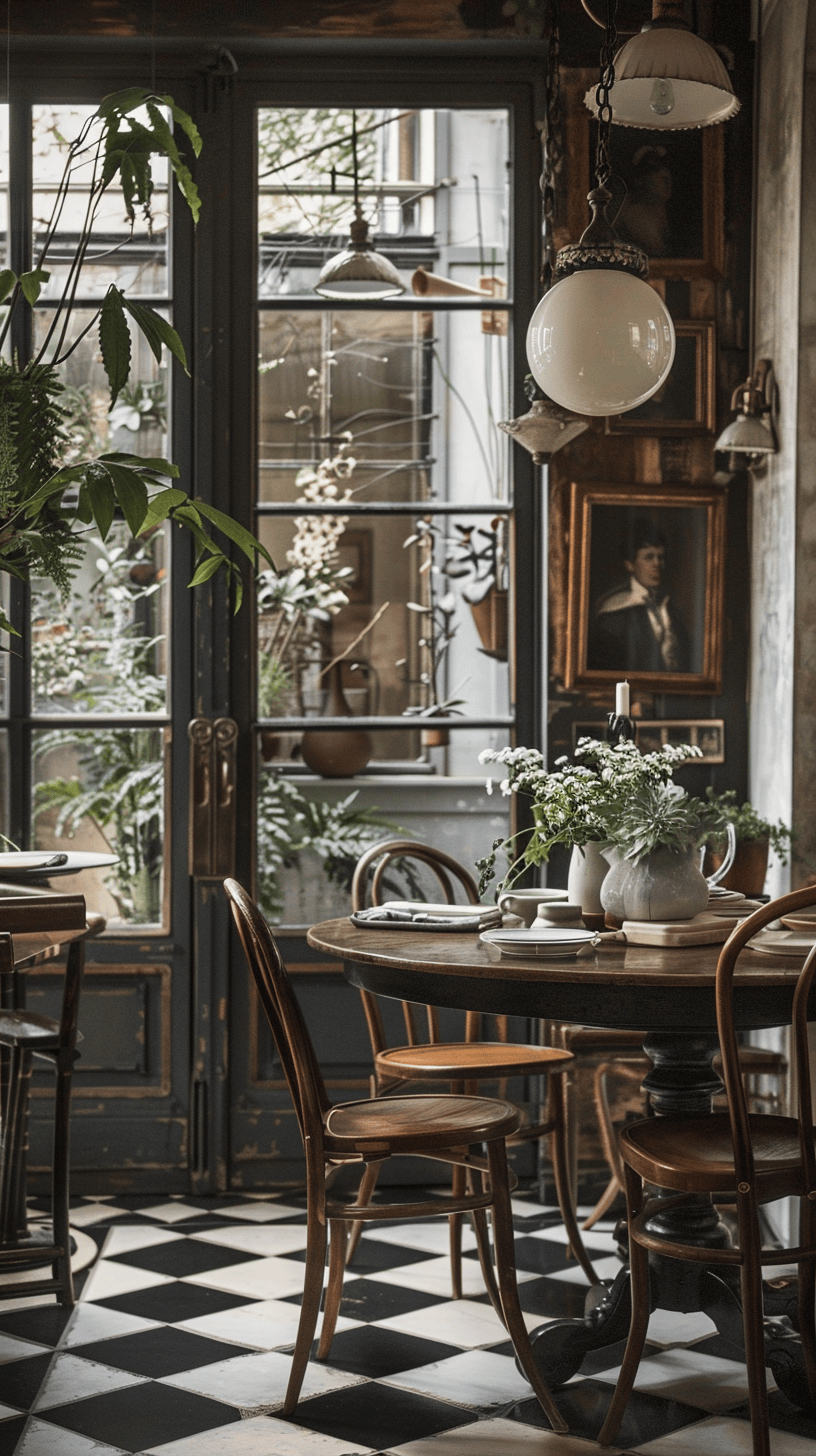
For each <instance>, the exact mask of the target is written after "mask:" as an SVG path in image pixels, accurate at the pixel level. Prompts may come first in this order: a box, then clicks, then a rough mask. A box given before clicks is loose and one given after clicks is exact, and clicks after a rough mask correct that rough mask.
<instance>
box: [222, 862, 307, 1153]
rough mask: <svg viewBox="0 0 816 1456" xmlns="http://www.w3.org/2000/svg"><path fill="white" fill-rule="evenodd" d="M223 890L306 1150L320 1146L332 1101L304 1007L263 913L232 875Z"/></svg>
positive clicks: (225, 882)
mask: <svg viewBox="0 0 816 1456" xmlns="http://www.w3.org/2000/svg"><path fill="white" fill-rule="evenodd" d="M224 890H225V892H226V895H227V898H228V900H229V902H230V907H231V909H232V916H233V919H234V921H235V924H236V926H237V929H238V934H239V936H240V938H241V944H242V946H243V948H244V954H245V956H246V958H247V961H248V962H249V969H250V971H251V972H252V978H253V980H254V982H255V988H256V990H257V992H258V998H259V1000H260V1002H261V1005H262V1007H263V1009H264V1014H265V1016H266V1019H267V1021H268V1023H269V1029H270V1031H271V1033H272V1037H273V1039H274V1042H275V1046H276V1048H277V1052H278V1056H279V1057H280V1060H281V1065H282V1067H283V1071H284V1076H285V1077H286V1081H287V1084H288V1087H289V1091H290V1094H291V1097H292V1101H293V1103H294V1105H295V1112H296V1113H297V1119H298V1123H299V1125H300V1132H301V1136H302V1138H303V1142H304V1147H305V1148H306V1152H307V1155H308V1153H309V1151H310V1144H311V1150H312V1151H313V1152H315V1153H317V1152H318V1150H319V1149H322V1130H323V1115H324V1113H325V1112H327V1111H328V1109H329V1108H330V1106H331V1103H330V1101H329V1098H328V1095H327V1093H326V1086H325V1083H324V1081H323V1075H322V1073H321V1071H320V1066H319V1064H318V1061H317V1056H316V1054H315V1049H314V1045H313V1043H312V1039H311V1037H310V1035H309V1032H308V1029H307V1026H306V1022H305V1021H304V1019H303V1013H302V1011H301V1009H300V1007H299V1005H298V1003H297V999H296V997H295V993H294V991H293V990H292V985H291V982H290V980H289V977H288V975H287V973H286V968H285V966H284V964H283V961H282V959H281V954H280V951H279V950H278V947H277V945H276V943H275V937H274V936H273V934H272V931H271V930H270V929H269V926H268V925H267V923H266V921H265V920H264V917H263V915H262V914H261V912H260V910H259V909H258V907H257V905H256V904H255V903H254V901H253V900H251V899H250V897H249V895H248V894H247V892H246V890H245V889H244V888H243V886H242V885H239V884H238V881H237V880H225V881H224Z"/></svg>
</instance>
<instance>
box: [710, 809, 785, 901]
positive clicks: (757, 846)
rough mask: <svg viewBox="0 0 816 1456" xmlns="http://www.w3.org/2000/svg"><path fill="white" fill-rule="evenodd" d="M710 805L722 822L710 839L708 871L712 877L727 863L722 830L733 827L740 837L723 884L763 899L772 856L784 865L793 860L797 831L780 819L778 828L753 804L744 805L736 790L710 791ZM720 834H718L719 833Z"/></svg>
mask: <svg viewBox="0 0 816 1456" xmlns="http://www.w3.org/2000/svg"><path fill="white" fill-rule="evenodd" d="M706 797H707V799H708V802H709V803H710V804H711V805H712V807H713V808H714V809H715V810H716V811H717V812H718V814H719V815H720V822H719V823H718V824H717V825H716V826H715V829H714V832H713V833H712V834H711V835H709V838H708V842H707V845H706V858H705V866H704V867H705V870H706V873H707V874H711V873H712V872H713V871H714V870H716V869H717V868H718V867H719V866H720V865H721V864H722V861H723V858H724V855H725V846H724V842H723V838H722V832H721V831H722V829H723V827H724V825H725V824H733V826H734V830H735V832H736V836H737V851H736V854H735V856H734V863H733V864H732V866H731V868H730V870H729V871H728V874H727V875H725V876H724V878H723V879H722V880H721V882H720V883H721V884H722V885H723V886H724V888H725V889H727V890H740V891H742V893H743V894H744V895H761V894H762V891H763V889H764V886H765V875H766V874H767V870H768V855H769V853H770V850H773V852H774V854H775V855H776V857H777V859H778V860H779V861H780V863H781V864H783V865H784V864H787V862H788V859H789V858H790V852H791V841H792V839H793V830H791V829H789V828H788V826H787V824H783V823H782V820H781V819H779V820H777V822H776V823H775V824H774V823H772V822H771V820H770V819H764V818H763V817H762V815H761V814H759V813H758V812H757V810H756V809H755V808H754V806H753V804H751V803H750V802H748V801H747V800H746V801H745V803H743V804H740V803H739V802H738V800H737V793H736V790H735V789H726V790H724V791H723V792H722V793H719V794H718V793H716V792H715V791H714V790H713V789H712V788H710V787H709V788H708V789H706ZM718 830H719V831H720V833H718V832H717V831H718Z"/></svg>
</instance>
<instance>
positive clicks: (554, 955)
mask: <svg viewBox="0 0 816 1456" xmlns="http://www.w3.org/2000/svg"><path fill="white" fill-rule="evenodd" d="M479 939H480V940H482V941H484V943H485V945H487V946H494V947H495V948H496V949H497V950H498V951H500V953H501V954H502V955H503V956H512V957H513V958H515V957H517V956H530V957H534V958H544V959H546V960H559V961H563V960H569V959H570V957H571V956H576V955H578V952H579V951H582V950H584V949H585V947H586V946H588V945H597V944H598V936H597V935H596V934H595V932H594V931H592V930H570V929H566V928H564V927H562V926H555V925H554V926H552V927H551V928H550V927H548V928H547V929H546V930H485V931H483V932H482V934H481V935H480V936H479Z"/></svg>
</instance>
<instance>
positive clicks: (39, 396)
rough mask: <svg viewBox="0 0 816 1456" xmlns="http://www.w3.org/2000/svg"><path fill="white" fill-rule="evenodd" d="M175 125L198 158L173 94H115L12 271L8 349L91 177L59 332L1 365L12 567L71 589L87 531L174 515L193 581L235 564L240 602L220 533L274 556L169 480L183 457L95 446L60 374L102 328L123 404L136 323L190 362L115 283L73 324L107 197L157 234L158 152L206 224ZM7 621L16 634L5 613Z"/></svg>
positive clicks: (1, 620)
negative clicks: (191, 545) (26, 261)
mask: <svg viewBox="0 0 816 1456" xmlns="http://www.w3.org/2000/svg"><path fill="white" fill-rule="evenodd" d="M168 117H169V119H168ZM174 124H175V126H176V127H177V128H179V129H180V130H181V131H182V132H183V133H184V134H185V136H186V138H187V140H188V142H189V144H190V146H191V147H192V150H193V152H194V154H195V155H198V152H199V151H200V147H201V139H200V137H199V134H198V131H197V130H196V127H195V125H194V123H193V121H192V119H191V118H190V117H189V116H188V115H187V113H186V112H185V111H183V110H182V109H181V108H180V107H178V106H176V104H175V102H174V101H173V99H172V97H170V96H156V95H153V94H152V93H151V92H150V91H149V90H146V89H145V88H144V87H131V88H129V89H128V90H125V91H118V92H115V93H113V94H111V95H110V96H106V97H105V98H104V99H103V100H102V102H101V103H100V105H99V106H98V107H97V109H96V111H94V112H93V113H92V115H91V116H90V117H88V119H87V120H86V121H85V123H84V124H83V125H82V127H81V128H80V131H79V134H78V136H77V137H76V139H75V140H74V141H72V142H71V143H70V144H69V145H68V146H67V149H66V160H65V167H64V171H63V174H62V177H61V179H60V181H59V183H58V185H57V187H56V189H55V194H54V203H53V208H52V212H51V216H50V218H49V220H48V224H47V226H46V229H45V234H44V237H43V241H42V245H41V247H40V250H39V254H38V257H37V259H36V261H35V264H34V266H33V267H32V268H30V269H28V270H27V271H25V272H23V273H20V274H17V273H15V272H13V271H12V269H10V268H5V269H3V270H2V271H0V305H5V314H4V317H3V318H2V322H0V349H2V348H3V346H4V345H5V343H6V341H7V339H8V338H9V331H10V329H11V324H12V319H13V318H14V316H15V314H16V313H17V312H18V311H19V310H25V309H29V310H31V309H33V308H34V306H35V305H36V303H37V301H38V299H39V298H40V296H41V293H42V290H43V287H44V285H45V284H46V283H47V282H48V280H49V278H50V276H51V274H50V271H49V268H48V266H47V265H48V263H49V261H50V253H51V251H52V249H53V248H54V245H55V243H56V241H57V239H58V238H59V239H60V240H61V242H62V243H63V244H64V229H65V227H66V224H65V222H64V217H65V215H66V204H67V202H68V199H69V195H70V194H71V189H72V187H74V188H75V184H76V183H77V182H78V181H79V182H81V183H82V186H83V200H84V204H85V206H84V213H83V218H82V222H81V225H80V228H79V234H78V237H77V239H76V242H75V243H74V244H73V251H72V253H71V255H70V257H69V260H68V263H67V267H65V275H64V282H63V285H62V290H61V292H60V294H59V296H58V297H57V298H56V300H55V302H54V305H53V308H52V309H51V311H50V315H49V318H50V322H49V324H48V327H47V329H46V331H45V336H44V338H43V339H42V342H41V343H40V344H39V346H38V348H37V352H36V354H35V355H34V357H33V358H32V359H31V360H30V361H28V362H26V363H24V364H20V363H18V361H17V359H16V358H15V359H13V360H12V361H11V362H8V361H7V360H4V359H2V360H0V571H4V572H6V573H8V574H10V575H12V576H17V577H22V578H25V579H27V578H29V577H32V576H40V577H44V578H46V579H48V580H49V581H51V582H53V583H54V585H55V586H56V587H57V589H58V591H59V592H60V594H61V595H62V596H63V597H64V596H65V595H66V594H67V592H68V590H69V586H70V582H71V579H72V577H73V575H74V574H75V572H76V570H77V567H78V565H79V562H80V559H81V556H82V548H81V545H80V544H79V542H78V540H77V533H78V532H79V533H81V532H82V531H83V530H84V529H87V528H88V527H92V528H93V529H95V530H96V531H97V532H98V533H99V535H100V536H101V537H102V540H103V541H104V540H105V539H106V538H107V536H108V534H109V532H110V529H111V526H112V524H113V521H114V518H115V516H116V515H117V513H118V514H120V515H121V516H123V517H124V519H125V521H126V522H127V525H128V528H129V530H130V531H131V533H132V534H133V535H134V536H139V535H140V534H143V533H144V532H149V531H151V530H154V529H155V528H156V527H157V526H158V525H160V524H161V523H162V522H163V521H165V520H168V519H169V520H171V521H172V522H173V523H174V524H176V525H178V526H181V527H184V528H185V529H186V530H188V531H189V532H190V533H191V534H192V536H193V538H194V541H195V548H196V566H195V571H194V574H193V578H192V581H191V585H197V584H199V583H201V582H205V581H208V580H209V579H210V577H212V576H213V575H214V574H215V573H216V572H217V571H219V570H221V569H223V570H225V571H226V572H227V574H228V575H229V577H230V578H231V581H232V583H233V586H234V590H235V599H236V606H237V605H238V604H239V603H240V597H241V577H240V572H239V571H238V568H237V566H235V565H234V563H232V562H231V561H230V560H229V559H228V557H227V556H226V554H225V551H224V549H223V547H222V546H221V545H220V544H219V540H218V538H217V536H216V535H214V534H213V530H215V532H217V533H220V534H221V535H223V536H225V537H226V538H227V539H228V540H229V541H231V542H232V543H233V544H234V545H236V546H237V547H238V548H239V550H241V551H243V552H244V554H245V555H246V556H247V557H248V558H249V559H250V560H251V561H252V562H253V563H255V562H256V560H257V557H258V555H259V554H260V555H261V556H263V557H264V558H265V559H266V560H267V561H268V562H269V564H270V565H271V564H272V563H271V560H270V558H269V555H268V553H267V552H266V551H265V549H264V548H263V547H262V546H261V545H260V543H259V542H258V541H256V539H255V538H254V537H253V536H252V535H251V534H250V533H249V532H248V531H246V530H245V529H244V528H243V527H242V526H240V525H238V524H237V523H236V522H235V521H233V520H232V519H231V518H230V517H229V516H226V515H225V514H224V513H223V512H221V511H218V510H216V509H215V508H214V507H212V506H210V505H209V504H208V503H206V502H204V501H193V500H191V499H190V497H189V496H188V494H187V493H186V491H184V490H181V489H179V488H177V487H175V486H170V485H169V484H168V482H169V480H171V479H174V478H177V477H178V474H179V472H178V468H177V467H176V466H175V465H173V464H172V463H171V462H170V461H168V460H163V459H159V458H155V459H151V458H144V457H142V456H139V455H135V454H131V453H128V452H125V451H120V450H109V451H107V452H104V453H102V454H97V453H93V452H90V453H89V454H87V455H86V454H84V450H83V446H84V445H86V444H87V445H90V446H93V445H94V444H95V440H94V438H93V432H92V431H90V430H89V428H88V425H87V424H86V423H85V422H83V424H82V427H81V428H80V429H76V428H74V429H71V422H72V416H73V419H74V421H75V420H76V417H77V413H78V404H79V403H81V401H80V400H78V398H77V396H76V393H74V395H73V396H72V395H70V394H69V395H68V396H67V397H66V396H65V386H64V384H63V382H62V380H61V378H60V373H59V371H60V369H61V368H62V367H63V366H64V365H65V363H66V361H67V360H68V359H69V358H70V356H71V355H72V353H73V352H74V351H75V349H76V348H77V347H78V345H79V343H80V342H81V340H82V339H83V337H84V336H85V334H86V333H87V332H88V330H89V329H90V328H93V327H95V328H96V329H97V332H98V340H99V350H100V354H101V358H102V363H103V366H104V370H105V374H106V376H107V379H108V383H109V385H110V397H111V407H114V406H115V405H116V402H117V399H118V398H119V397H120V395H121V394H122V391H123V390H124V389H125V388H126V386H127V384H128V379H129V377H130V371H131V328H134V329H136V330H138V331H139V332H140V333H141V334H142V335H143V337H144V338H145V340H146V341H147V344H148V345H149V347H150V349H151V351H152V352H153V354H154V356H155V358H156V359H157V360H158V361H159V362H161V360H162V357H163V353H164V350H167V351H168V352H169V353H170V354H172V355H173V357H174V358H175V359H177V360H178V361H179V363H180V364H181V365H182V366H183V367H184V368H185V369H186V368H187V361H186V356H185V352H184V346H183V344H182V342H181V339H180V338H179V336H178V334H177V333H176V331H175V329H174V328H173V327H172V326H171V324H170V323H169V322H168V321H167V319H165V318H164V317H163V316H162V315H161V314H160V313H158V312H157V311H156V310H155V309H152V308H150V307H148V306H147V305H146V304H143V303H136V302H135V301H133V300H132V299H130V298H128V297H127V295H126V293H125V291H124V290H123V289H120V288H117V287H116V286H115V285H114V284H111V285H110V287H109V288H108V290H107V292H106V294H105V297H104V299H103V300H102V303H101V305H100V308H99V309H98V311H97V312H96V314H95V315H94V317H93V318H92V320H91V323H90V324H89V325H88V326H87V328H86V329H84V330H82V331H81V332H80V333H79V335H78V336H77V337H75V338H73V337H72V332H71V322H72V317H73V314H74V310H75V305H76V300H77V297H78V296H80V295H81V292H82V286H81V280H82V270H83V266H84V265H85V263H86V262H91V261H92V258H93V255H92V254H90V253H89V249H90V248H91V244H92V242H93V238H94V228H95V226H96V224H97V221H98V218H99V216H100V208H101V206H102V202H103V198H104V197H105V194H106V193H107V192H108V190H109V189H110V188H111V187H112V186H113V185H114V184H115V185H116V186H117V187H119V188H121V193H122V199H123V203H124V207H125V212H126V215H127V218H128V220H129V222H130V225H131V227H132V226H133V225H134V224H135V221H136V216H137V213H138V214H139V215H140V216H141V218H142V219H143V220H144V221H145V222H146V224H147V227H148V229H149V228H150V227H151V225H152V211H151V199H152V194H153V177H152V164H153V161H154V159H155V158H164V159H165V160H166V162H167V163H168V164H169V167H170V168H171V170H172V173H173V177H174V179H175V182H176V184H177V186H178V189H179V192H180V193H181V196H182V197H183V198H184V200H185V202H186V203H187V205H188V207H189V209H190V211H191V213H192V216H193V219H194V221H195V220H196V219H197V218H198V213H199V209H200V201H199V197H198V192H197V190H196V186H195V182H194V181H193V177H192V175H191V173H190V170H189V168H188V166H187V162H186V161H185V159H184V157H183V156H182V154H181V152H180V151H179V148H178V146H177V143H176V140H175V136H174V133H173V125H174ZM77 436H79V438H78V439H77ZM78 447H79V448H78ZM0 627H2V628H4V629H5V630H8V631H11V630H13V629H12V627H11V624H10V623H9V622H8V621H7V619H6V618H5V616H4V615H3V614H2V613H0Z"/></svg>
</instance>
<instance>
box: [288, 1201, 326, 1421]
mask: <svg viewBox="0 0 816 1456" xmlns="http://www.w3.org/2000/svg"><path fill="white" fill-rule="evenodd" d="M325 1266H326V1224H325V1222H321V1220H320V1219H319V1218H318V1216H317V1213H316V1211H315V1209H314V1199H313V1198H312V1196H311V1190H309V1207H308V1213H307V1219H306V1268H305V1272H304V1276H303V1303H302V1305H301V1307H300V1322H299V1324H298V1332H297V1339H296V1340H295V1349H294V1354H293V1355H292V1369H291V1371H290V1372H289V1384H288V1386H287V1387H286V1399H285V1400H284V1402H283V1414H284V1415H285V1416H290V1415H291V1414H292V1411H293V1410H294V1409H295V1406H296V1405H297V1403H298V1397H299V1395H300V1388H301V1386H302V1385H303V1377H304V1375H305V1374H306V1366H307V1365H308V1363H309V1352H310V1350H311V1348H312V1340H313V1339H314V1332H315V1328H316V1326H317V1316H318V1314H319V1313H320V1297H321V1295H322V1293H323V1270H324V1268H325Z"/></svg>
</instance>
